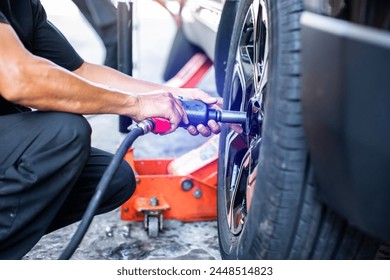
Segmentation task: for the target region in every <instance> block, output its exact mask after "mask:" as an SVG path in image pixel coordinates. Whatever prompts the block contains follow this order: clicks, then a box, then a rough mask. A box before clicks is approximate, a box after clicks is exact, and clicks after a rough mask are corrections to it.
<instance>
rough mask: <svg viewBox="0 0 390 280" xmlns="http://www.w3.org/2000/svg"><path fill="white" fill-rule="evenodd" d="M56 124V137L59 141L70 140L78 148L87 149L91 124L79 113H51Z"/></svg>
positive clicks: (89, 143) (89, 141)
mask: <svg viewBox="0 0 390 280" xmlns="http://www.w3.org/2000/svg"><path fill="white" fill-rule="evenodd" d="M52 117H53V118H54V119H55V121H56V123H57V124H58V135H57V136H58V138H59V139H60V141H70V142H71V143H72V145H76V146H77V147H79V149H80V150H84V149H86V150H89V147H90V145H91V126H90V125H89V123H88V121H87V120H86V119H85V118H84V117H83V116H81V115H76V114H68V113H60V112H59V113H53V116H52Z"/></svg>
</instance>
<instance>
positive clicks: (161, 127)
mask: <svg viewBox="0 0 390 280" xmlns="http://www.w3.org/2000/svg"><path fill="white" fill-rule="evenodd" d="M151 119H152V121H153V123H154V128H153V130H152V131H153V132H154V133H164V132H167V131H168V130H169V129H170V128H171V123H170V122H169V120H168V119H164V118H156V117H154V118H151Z"/></svg>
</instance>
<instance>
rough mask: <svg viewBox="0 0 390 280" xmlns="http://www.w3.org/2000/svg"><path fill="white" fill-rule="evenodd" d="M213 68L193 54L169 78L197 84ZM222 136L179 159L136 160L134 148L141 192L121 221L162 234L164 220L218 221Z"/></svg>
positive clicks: (182, 83)
mask: <svg viewBox="0 0 390 280" xmlns="http://www.w3.org/2000/svg"><path fill="white" fill-rule="evenodd" d="M211 66H212V62H211V61H210V60H209V59H208V58H207V56H205V55H203V54H196V55H194V56H193V57H192V58H191V59H190V60H189V62H188V63H187V64H186V65H185V66H184V67H183V68H182V69H181V70H180V71H179V72H178V73H177V75H176V76H175V77H173V78H172V79H171V80H169V81H168V82H167V85H170V86H175V87H182V88H184V87H195V86H196V85H197V84H198V83H199V82H200V81H201V79H202V78H203V76H204V75H205V74H206V72H207V71H208V70H209V68H210V67H211ZM218 139H219V137H218V136H213V137H212V138H211V139H210V140H208V141H207V142H206V143H204V144H203V145H202V146H200V147H199V148H197V149H194V150H192V151H189V152H188V153H187V154H185V155H183V156H181V157H178V158H175V159H135V158H134V153H133V149H132V148H131V149H129V150H128V152H127V154H126V156H125V160H127V161H128V162H129V163H130V165H131V166H132V168H133V170H134V171H135V174H136V183H137V187H136V191H135V193H134V194H133V196H132V197H131V198H130V199H129V200H128V201H127V202H125V203H124V204H123V205H122V206H121V219H122V220H124V221H143V222H144V226H145V228H146V229H147V230H148V234H149V236H151V237H157V236H158V233H159V231H160V230H162V229H163V220H164V219H175V220H180V221H185V222H195V221H207V220H215V219H216V215H217V214H216V211H217V208H216V188H217V158H218Z"/></svg>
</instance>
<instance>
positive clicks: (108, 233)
mask: <svg viewBox="0 0 390 280" xmlns="http://www.w3.org/2000/svg"><path fill="white" fill-rule="evenodd" d="M106 236H107V237H113V236H114V229H113V228H112V227H110V226H108V227H106Z"/></svg>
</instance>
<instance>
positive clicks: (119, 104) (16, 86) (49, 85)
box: [0, 23, 186, 132]
mask: <svg viewBox="0 0 390 280" xmlns="http://www.w3.org/2000/svg"><path fill="white" fill-rule="evenodd" d="M135 90H137V88H136V89H135ZM132 92H135V91H134V90H133V91H132ZM0 95H1V96H2V97H3V98H4V99H6V100H8V101H10V102H13V103H16V104H20V105H24V106H27V107H32V108H35V109H38V110H44V111H47V110H53V111H63V112H70V113H77V114H120V115H126V116H129V117H131V118H132V119H134V120H135V121H141V120H143V119H145V118H148V117H152V116H156V117H163V118H167V119H169V120H170V122H171V123H172V126H171V129H170V131H169V132H172V131H174V130H175V129H176V128H177V124H178V123H179V122H180V121H181V120H182V118H183V116H184V115H185V113H184V111H183V108H182V106H181V104H180V102H179V101H178V100H177V99H176V98H174V97H173V96H172V94H171V93H169V92H162V91H160V92H158V93H155V94H150V95H138V94H134V93H133V94H131V93H129V92H128V91H127V92H124V91H120V90H116V89H111V88H108V87H104V86H101V85H98V84H95V83H93V82H90V81H88V80H87V79H84V78H82V75H81V77H80V76H79V75H75V74H74V73H72V72H70V71H67V70H66V69H64V68H62V67H60V66H58V65H56V64H53V63H51V62H50V61H48V60H46V59H43V58H40V57H37V56H34V55H32V54H31V53H30V52H28V51H27V50H26V49H25V48H24V46H23V44H22V43H21V42H20V40H19V39H18V37H17V35H16V33H15V32H14V30H13V29H12V27H11V26H10V25H8V24H5V23H0ZM183 120H184V121H186V117H184V119H183Z"/></svg>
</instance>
